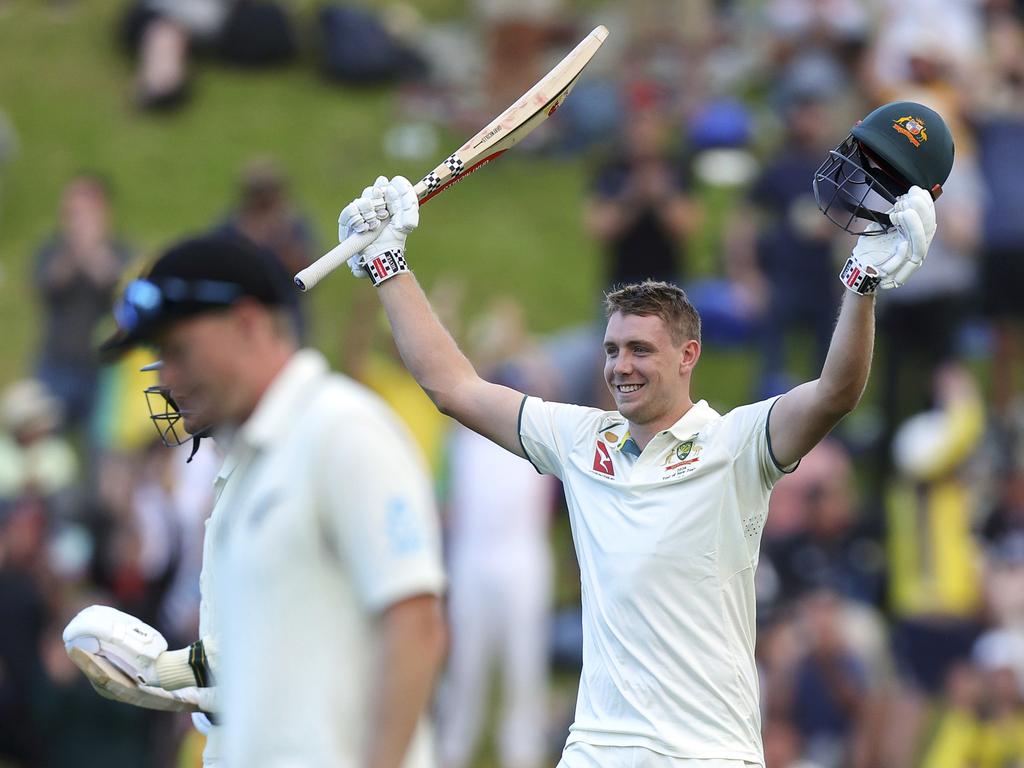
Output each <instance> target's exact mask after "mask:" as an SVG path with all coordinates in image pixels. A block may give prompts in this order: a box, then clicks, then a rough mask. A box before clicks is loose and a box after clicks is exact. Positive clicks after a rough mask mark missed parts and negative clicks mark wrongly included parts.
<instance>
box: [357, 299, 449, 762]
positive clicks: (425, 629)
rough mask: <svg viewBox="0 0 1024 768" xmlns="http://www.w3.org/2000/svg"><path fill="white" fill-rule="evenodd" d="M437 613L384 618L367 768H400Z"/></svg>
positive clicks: (430, 667)
mask: <svg viewBox="0 0 1024 768" xmlns="http://www.w3.org/2000/svg"><path fill="white" fill-rule="evenodd" d="M389 282H390V281H389ZM440 611H441V609H440V605H439V601H438V600H437V598H436V597H433V596H422V597H418V598H413V599H412V600H409V601H406V602H405V603H403V604H401V605H399V606H397V607H395V608H392V609H391V610H390V611H389V612H388V614H389V615H386V616H385V618H384V619H383V627H384V631H383V636H382V638H381V646H380V658H379V661H378V664H377V670H376V675H375V680H376V686H375V695H374V700H373V703H372V707H373V708H372V710H371V722H370V730H369V735H368V741H367V749H366V766H367V768H399V766H401V764H402V761H403V759H404V757H405V754H406V752H407V751H408V749H409V745H410V743H411V741H412V737H413V734H414V733H415V730H416V726H417V724H418V722H419V719H420V716H421V714H422V713H423V711H424V710H425V709H426V706H427V702H428V700H429V698H430V693H431V690H432V688H433V685H434V678H435V676H436V674H437V671H438V669H439V668H440V665H441V660H442V658H443V655H444V647H445V632H444V623H443V619H442V618H441V612H440Z"/></svg>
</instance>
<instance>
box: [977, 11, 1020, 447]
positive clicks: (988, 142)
mask: <svg viewBox="0 0 1024 768" xmlns="http://www.w3.org/2000/svg"><path fill="white" fill-rule="evenodd" d="M990 27H991V29H990V32H989V44H990V50H991V55H990V57H989V68H988V72H987V73H986V74H987V80H986V81H985V83H984V87H983V88H979V89H978V96H977V103H976V109H977V111H976V114H977V116H978V117H977V122H976V125H975V127H976V131H977V137H978V164H979V166H980V168H981V175H982V177H983V179H984V183H985V191H986V195H985V207H984V216H983V227H982V233H983V237H982V250H981V285H980V291H979V295H980V297H981V303H982V310H983V312H984V314H985V315H986V316H987V317H988V318H989V319H990V320H991V322H992V323H993V330H994V332H995V349H994V354H993V357H992V361H993V368H992V398H993V410H994V412H995V416H996V417H997V418H998V419H999V420H1000V422H1001V423H1002V429H1003V431H1004V433H1007V436H1008V437H1012V432H1013V430H1014V427H1015V425H1014V424H1013V423H1012V421H1011V417H1012V409H1013V407H1014V405H1015V403H1014V398H1015V396H1016V395H1017V393H1018V392H1020V389H1021V388H1020V386H1015V385H1014V378H1015V377H1014V371H1015V369H1016V368H1017V367H1018V366H1019V364H1020V358H1021V354H1022V350H1021V342H1020V339H1019V338H1017V334H1018V333H1019V330H1020V325H1021V320H1022V319H1024V309H1022V307H1024V303H1022V302H1021V301H1019V297H1020V296H1021V293H1022V292H1024V259H1022V258H1021V255H1022V254H1024V216H1021V215H1020V211H1021V209H1022V207H1024V193H1022V191H1021V189H1020V184H1019V183H1018V180H1019V179H1020V178H1021V177H1022V175H1024V158H1022V156H1021V153H1020V152H1019V151H1017V148H1018V147H1020V146H1021V143H1022V142H1024V27H1022V24H1021V21H1020V19H1019V17H1018V16H1016V15H1014V14H1013V13H1007V12H1002V13H997V14H995V16H994V17H993V19H992V21H991V24H990ZM1006 448H1009V446H1006ZM1010 453H1011V451H1010V450H1006V454H1010Z"/></svg>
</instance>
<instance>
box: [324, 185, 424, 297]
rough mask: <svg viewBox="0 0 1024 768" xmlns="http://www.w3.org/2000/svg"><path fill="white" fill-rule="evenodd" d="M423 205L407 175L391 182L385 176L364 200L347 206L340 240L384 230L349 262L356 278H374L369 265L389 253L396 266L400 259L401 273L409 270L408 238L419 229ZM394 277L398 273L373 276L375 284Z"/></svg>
mask: <svg viewBox="0 0 1024 768" xmlns="http://www.w3.org/2000/svg"><path fill="white" fill-rule="evenodd" d="M382 201H383V207H382V205H381V202H382ZM419 206H420V204H419V199H418V198H417V197H416V190H415V189H414V188H413V185H412V184H411V183H410V182H409V180H408V179H407V178H405V177H404V176H395V177H394V178H393V179H391V180H390V181H389V180H388V179H387V178H385V177H384V176H378V177H377V180H376V181H375V182H374V183H373V186H372V187H367V188H366V189H364V190H363V194H362V196H361V197H358V198H356V199H355V200H353V201H352V202H351V203H349V204H348V205H347V206H345V208H344V209H343V210H342V212H341V215H340V216H339V217H338V239H339V240H345V239H346V238H348V237H349V236H351V235H353V234H362V233H364V232H373V231H375V230H377V229H378V228H381V227H383V231H382V232H381V234H380V235H379V236H378V237H377V239H376V240H374V241H373V243H371V244H370V245H368V246H367V247H366V248H365V249H363V250H362V251H361V252H360V253H357V254H356V255H354V256H353V257H352V258H350V259H349V260H348V266H349V269H350V270H351V271H352V274H353V275H355V276H356V277H371V275H370V273H369V271H368V270H367V268H366V265H367V264H369V263H371V262H373V261H374V260H375V259H377V258H378V257H383V256H384V255H385V254H391V255H392V261H391V262H390V263H392V264H393V263H394V261H393V259H394V258H397V259H398V260H400V262H401V268H400V269H399V270H398V271H407V269H408V267H407V265H405V262H404V255H405V239H406V237H408V235H409V233H410V232H412V231H413V230H414V229H416V227H417V226H419V223H420V207H419ZM393 274H397V271H396V272H394V273H389V274H386V275H374V276H372V277H373V281H374V284H380V283H381V282H382V281H383V280H386V279H387V278H388V277H391V276H393Z"/></svg>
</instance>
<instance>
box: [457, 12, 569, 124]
mask: <svg viewBox="0 0 1024 768" xmlns="http://www.w3.org/2000/svg"><path fill="white" fill-rule="evenodd" d="M473 5H474V7H475V10H476V12H477V15H478V17H479V19H480V22H481V24H482V26H483V33H484V50H485V58H484V61H485V65H484V71H485V77H486V83H487V89H486V94H487V99H488V114H495V115H496V114H498V112H500V111H501V110H503V109H505V107H507V106H508V105H509V104H512V103H513V102H514V101H515V100H516V99H518V98H519V97H520V96H521V95H522V94H523V93H525V92H526V90H527V89H528V88H529V87H530V86H531V85H533V84H534V83H535V82H537V81H538V80H539V79H540V77H541V75H543V74H544V72H543V71H542V66H543V53H544V51H545V47H546V45H547V43H548V41H549V40H550V39H551V38H552V36H553V33H554V31H555V29H556V25H557V21H558V19H557V15H558V11H559V7H560V6H561V2H560V0H475V1H474V3H473ZM509 62H515V66H509Z"/></svg>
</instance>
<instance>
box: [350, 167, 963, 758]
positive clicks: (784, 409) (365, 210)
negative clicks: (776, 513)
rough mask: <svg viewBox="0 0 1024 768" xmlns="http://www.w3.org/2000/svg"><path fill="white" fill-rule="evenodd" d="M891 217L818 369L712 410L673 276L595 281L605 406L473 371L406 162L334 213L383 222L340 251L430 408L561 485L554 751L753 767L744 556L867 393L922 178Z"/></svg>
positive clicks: (867, 249)
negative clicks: (884, 293) (605, 287)
mask: <svg viewBox="0 0 1024 768" xmlns="http://www.w3.org/2000/svg"><path fill="white" fill-rule="evenodd" d="M944 178H945V177H943V179H944ZM908 186H909V185H908ZM886 215H887V217H888V218H886V222H887V224H889V227H888V229H886V230H885V231H879V232H876V233H873V234H872V235H866V236H863V237H861V238H860V240H859V241H858V244H857V247H856V248H855V249H854V252H853V254H852V255H851V257H850V262H849V263H848V265H847V266H846V267H845V268H844V270H843V273H842V275H841V279H842V280H843V282H844V284H846V285H847V287H848V288H849V289H850V290H849V291H848V292H847V294H846V296H845V298H844V300H843V303H842V308H841V310H840V312H839V317H838V320H837V324H836V328H835V333H834V335H833V338H832V344H831V348H830V350H829V353H828V356H827V359H826V361H825V364H824V367H823V369H822V371H821V376H820V377H819V378H818V379H816V380H814V381H811V382H808V383H805V384H802V385H800V386H798V387H796V388H795V389H793V390H791V391H790V392H787V393H786V394H784V395H782V396H780V397H778V398H773V399H771V400H766V401H763V402H759V403H755V404H753V405H747V406H743V407H740V408H736V409H734V410H732V411H730V412H728V413H726V414H724V415H721V414H719V413H717V412H715V411H714V410H713V409H712V408H711V406H709V405H708V404H707V402H706V401H704V400H700V401H698V402H696V403H695V402H694V401H693V400H692V399H691V387H690V383H691V378H692V375H693V370H694V367H695V366H696V364H697V362H698V360H699V359H700V350H701V342H700V318H699V317H698V315H697V312H696V311H695V310H694V308H693V306H692V304H690V302H689V301H688V300H687V298H686V295H685V293H684V292H683V291H682V290H681V289H680V288H678V287H676V286H674V285H670V284H667V283H661V282H651V281H647V282H642V283H638V284H632V285H627V286H624V287H622V288H619V289H617V290H615V291H613V292H612V293H610V294H608V296H607V315H608V325H607V329H606V332H605V337H604V348H605V354H606V362H605V367H604V374H605V379H606V381H607V385H608V388H609V390H610V391H611V394H612V395H613V397H614V399H615V403H616V405H617V410H616V411H610V412H606V411H600V410H598V409H595V408H585V407H580V406H576V405H567V404H561V403H549V402H545V401H542V400H540V399H538V398H535V397H526V396H524V395H523V394H521V393H520V392H516V391H515V390H513V389H509V388H507V387H503V386H499V385H497V384H492V383H489V382H487V381H484V380H483V379H481V378H480V377H479V376H478V375H477V374H476V372H475V371H474V369H473V367H472V365H471V364H470V363H469V361H468V360H467V359H466V358H465V356H464V355H463V354H462V353H461V352H460V351H459V349H458V347H457V346H456V344H455V343H454V341H453V340H452V338H451V337H450V336H449V335H448V333H447V332H446V331H445V329H444V328H443V327H442V325H441V324H440V322H439V321H438V319H437V317H436V316H435V315H434V313H433V311H432V310H431V307H430V305H429V303H428V301H427V299H426V298H425V296H424V294H423V291H422V290H421V289H420V287H419V285H418V284H417V282H416V280H415V279H414V278H413V276H412V275H411V274H410V273H409V267H408V262H407V261H406V258H405V240H406V236H407V235H408V233H409V232H411V231H412V230H413V229H415V227H416V226H417V224H418V222H419V210H418V204H417V199H416V195H415V192H414V191H413V189H412V186H411V185H410V184H409V182H408V181H407V180H406V179H404V178H401V177H396V178H394V179H392V180H391V181H388V180H387V179H385V178H383V177H381V178H379V179H378V180H377V182H376V183H375V185H374V186H373V187H370V188H367V189H366V190H365V191H364V193H363V195H362V196H361V197H360V198H358V199H357V200H355V201H353V203H352V204H350V205H349V206H347V207H346V208H345V209H344V210H343V211H342V213H341V215H340V217H339V236H340V237H341V238H345V237H347V236H349V235H351V234H353V233H360V232H366V231H368V230H376V229H379V228H383V229H382V232H381V234H380V236H379V237H378V239H377V240H376V241H375V242H374V243H373V244H372V245H371V246H369V247H368V248H367V249H366V250H365V251H363V252H362V253H361V254H359V255H357V256H355V257H353V258H352V259H351V260H350V262H349V266H350V268H351V269H352V272H353V274H355V275H357V276H363V277H369V278H370V279H371V281H372V282H373V283H374V285H376V286H377V287H378V295H379V297H380V299H381V302H382V303H383V305H384V307H385V309H386V311H387V314H388V317H389V319H390V322H391V327H392V331H393V333H394V337H395V341H396V343H397V345H398V349H399V351H400V352H401V354H402V358H403V360H404V361H405V364H406V366H407V367H408V369H409V371H410V372H411V373H412V374H413V376H415V378H416V380H417V381H418V382H419V383H420V385H421V386H422V387H423V389H424V390H425V391H426V392H427V394H428V395H429V396H430V397H431V398H432V400H433V401H434V403H435V404H436V405H437V407H438V408H439V409H440V410H441V411H443V412H445V413H447V414H449V415H450V416H453V417H454V418H456V419H458V420H459V421H460V422H462V423H463V424H464V425H466V426H467V427H469V428H470V429H473V430H475V431H477V432H479V433H480V434H481V435H483V436H485V437H487V438H489V439H491V440H493V441H494V442H496V443H498V444H499V445H501V446H503V447H504V448H506V449H507V450H509V451H511V452H512V453H514V454H516V455H518V456H522V457H524V458H527V459H529V460H530V461H531V462H532V463H533V464H534V466H535V467H536V468H537V470H538V471H540V472H542V473H548V474H552V475H555V476H557V477H558V478H559V479H560V480H561V481H562V483H563V485H564V488H565V496H566V501H567V504H568V509H569V516H570V521H571V524H572V531H573V540H574V542H575V547H576V555H577V558H578V561H579V565H580V578H581V582H582V599H583V671H582V676H581V679H580V688H579V695H578V700H577V705H576V719H575V722H574V723H573V725H572V727H571V729H570V733H569V738H568V740H567V743H566V746H565V750H564V752H563V754H562V760H561V762H560V764H559V765H560V768H584V767H586V768H591V767H592V768H638V767H643V768H646V767H648V766H674V767H675V768H680V767H682V766H691V763H692V761H694V760H700V761H701V762H700V766H701V768H727V767H728V768H742V766H743V764H744V763H747V764H756V765H764V757H763V750H762V746H761V735H760V715H759V707H758V682H757V673H756V668H755V663H754V636H755V617H754V606H755V600H754V597H755V596H754V571H755V568H756V566H757V561H758V545H759V541H760V537H761V531H762V528H763V525H764V522H765V517H766V516H767V512H768V497H769V495H770V493H771V489H772V486H773V485H774V484H775V482H776V481H777V480H778V479H779V478H780V477H781V476H782V475H783V473H785V472H787V471H790V470H792V469H793V468H794V467H795V466H796V464H797V462H798V461H799V460H800V458H801V457H802V456H803V455H804V454H806V453H807V452H808V451H809V450H810V449H811V448H812V447H813V446H814V445H815V444H816V443H818V442H819V441H820V440H821V439H822V438H823V437H824V436H825V435H826V434H827V433H828V432H829V431H830V430H831V429H832V427H834V426H835V425H836V424H837V423H838V422H839V420H840V419H842V418H843V416H845V415H846V414H847V413H849V412H850V411H851V410H852V409H853V408H854V407H855V406H856V405H857V403H858V401H859V400H860V397H861V394H862V393H863V391H864V386H865V383H866V381H867V377H868V371H869V368H870V363H871V354H872V347H873V342H874V297H873V295H872V294H873V291H874V289H875V288H877V287H883V288H890V287H897V286H899V285H900V284H901V283H902V282H904V281H905V280H906V279H907V278H908V277H909V276H910V273H912V272H913V271H914V270H915V269H916V268H917V267H918V266H920V264H921V263H922V261H923V260H924V257H925V255H926V253H927V250H928V245H929V243H930V240H931V236H932V234H933V233H934V230H935V212H934V205H933V202H932V196H931V195H929V194H928V193H927V192H925V191H923V190H922V189H920V188H918V187H913V188H910V189H909V191H907V192H906V193H905V194H903V195H902V196H899V197H898V198H896V199H894V200H893V206H892V208H891V210H890V211H889V212H888V213H887V214H886ZM879 229H881V226H879ZM709 761H710V762H709ZM692 766H693V767H694V768H695V766H696V764H692Z"/></svg>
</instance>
